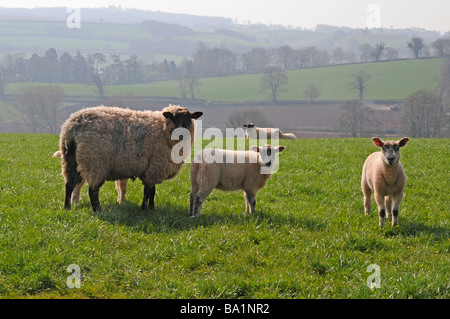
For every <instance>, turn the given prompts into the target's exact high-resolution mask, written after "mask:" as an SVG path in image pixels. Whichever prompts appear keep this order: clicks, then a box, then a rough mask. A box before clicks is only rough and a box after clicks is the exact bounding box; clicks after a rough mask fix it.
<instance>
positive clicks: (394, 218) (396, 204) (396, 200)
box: [392, 192, 403, 226]
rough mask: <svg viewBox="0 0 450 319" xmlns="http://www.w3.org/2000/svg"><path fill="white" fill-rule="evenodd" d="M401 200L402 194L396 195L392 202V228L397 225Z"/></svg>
mask: <svg viewBox="0 0 450 319" xmlns="http://www.w3.org/2000/svg"><path fill="white" fill-rule="evenodd" d="M402 199H403V192H402V193H401V194H398V195H396V197H395V198H394V200H393V202H392V206H393V207H394V210H393V211H392V226H397V225H398V213H399V211H400V202H401V201H402Z"/></svg>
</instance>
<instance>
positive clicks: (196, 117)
mask: <svg viewBox="0 0 450 319" xmlns="http://www.w3.org/2000/svg"><path fill="white" fill-rule="evenodd" d="M202 115H203V112H195V113H191V116H192V118H193V119H194V120H196V119H198V118H199V117H200V116H202Z"/></svg>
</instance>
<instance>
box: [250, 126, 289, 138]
mask: <svg viewBox="0 0 450 319" xmlns="http://www.w3.org/2000/svg"><path fill="white" fill-rule="evenodd" d="M243 126H244V127H245V135H246V137H247V138H249V139H259V138H261V137H262V138H265V139H272V138H285V139H296V138H297V137H296V136H295V135H294V134H293V133H283V132H282V131H281V130H280V129H278V128H262V127H256V126H255V124H253V123H248V124H244V125H243Z"/></svg>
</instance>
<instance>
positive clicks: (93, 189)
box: [89, 183, 103, 212]
mask: <svg viewBox="0 0 450 319" xmlns="http://www.w3.org/2000/svg"><path fill="white" fill-rule="evenodd" d="M102 185H103V183H100V184H99V185H98V186H91V185H89V198H90V200H91V206H92V210H93V211H94V212H99V211H101V210H102V208H101V207H100V200H99V198H98V194H99V191H100V187H101V186H102Z"/></svg>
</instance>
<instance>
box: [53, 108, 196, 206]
mask: <svg viewBox="0 0 450 319" xmlns="http://www.w3.org/2000/svg"><path fill="white" fill-rule="evenodd" d="M201 115H202V113H201V112H195V113H191V112H189V111H188V110H187V109H186V108H182V107H180V106H177V105H169V106H168V107H166V108H164V109H163V110H162V111H157V112H153V111H133V110H130V109H122V108H117V107H105V106H100V107H94V108H88V109H83V110H80V111H78V112H75V113H74V114H72V115H71V116H70V117H69V119H68V120H67V121H66V122H65V123H64V124H63V126H62V128H61V136H60V143H59V144H60V150H61V155H62V161H61V164H62V174H63V176H64V179H65V181H66V192H65V201H64V206H65V207H66V208H70V202H71V194H72V192H73V190H74V188H75V187H76V185H78V184H80V183H81V182H82V181H83V180H86V181H87V183H88V184H89V198H90V200H91V205H92V209H93V210H94V211H98V210H100V209H101V207H100V202H99V190H100V187H101V186H102V185H103V183H104V182H105V181H107V180H110V181H114V180H123V179H128V178H136V177H137V178H139V179H140V180H141V181H142V183H143V184H144V198H143V201H142V206H141V207H142V209H146V208H147V207H151V208H152V207H153V206H154V197H155V191H156V189H155V185H156V184H160V183H162V182H163V181H164V180H166V179H170V178H173V177H175V176H176V175H177V174H178V172H179V171H180V169H181V167H182V166H183V161H179V162H174V161H173V159H172V148H173V147H174V146H175V145H176V144H179V143H182V144H183V145H184V146H185V147H184V148H181V150H182V151H183V154H182V156H183V158H185V157H187V156H189V155H190V152H191V146H192V142H193V140H194V134H193V132H194V123H193V120H194V119H197V118H199V117H200V116H201ZM177 128H182V129H185V130H187V131H188V133H190V138H184V139H183V140H182V141H181V142H180V139H181V138H179V137H178V136H180V137H184V135H181V134H180V135H178V133H177V132H178V131H176V129H177ZM172 133H174V134H175V136H172V135H173V134H172ZM174 137H175V138H174Z"/></svg>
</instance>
